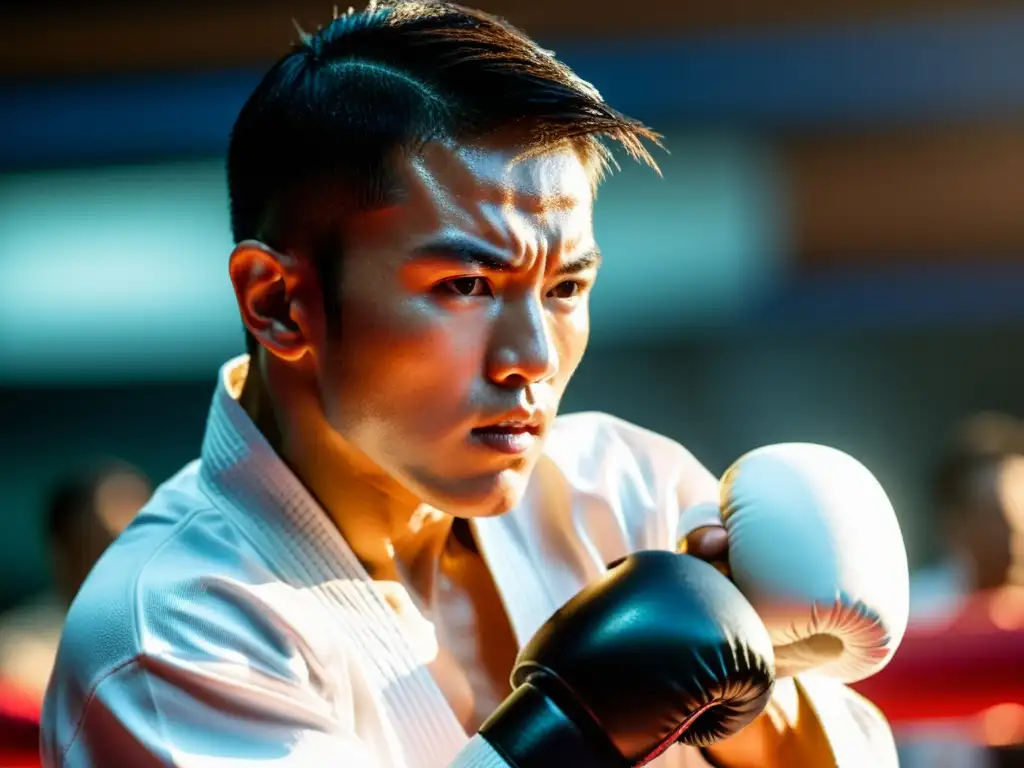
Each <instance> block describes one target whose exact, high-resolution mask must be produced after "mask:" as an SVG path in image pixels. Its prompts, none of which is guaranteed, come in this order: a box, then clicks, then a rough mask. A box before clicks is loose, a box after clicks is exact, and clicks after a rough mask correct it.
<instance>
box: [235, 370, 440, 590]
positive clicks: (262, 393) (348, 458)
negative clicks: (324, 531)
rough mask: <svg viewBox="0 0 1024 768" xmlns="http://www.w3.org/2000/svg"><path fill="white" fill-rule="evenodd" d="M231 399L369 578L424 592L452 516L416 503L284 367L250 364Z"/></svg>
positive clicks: (431, 580) (430, 582) (431, 581)
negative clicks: (316, 504) (326, 415)
mask: <svg viewBox="0 0 1024 768" xmlns="http://www.w3.org/2000/svg"><path fill="white" fill-rule="evenodd" d="M239 402H240V404H241V406H242V408H243V409H244V410H245V411H246V413H247V414H248V415H249V417H250V418H251V419H252V421H253V423H254V424H255V425H256V427H257V428H258V429H259V430H260V432H261V433H262V434H263V436H264V437H265V438H266V439H267V441H268V442H269V443H270V445H271V447H272V448H273V449H274V451H275V452H276V453H277V454H278V456H279V457H280V458H281V459H282V460H283V461H284V462H285V464H287V465H288V466H289V468H290V469H291V470H292V471H293V472H294V473H295V475H296V477H298V478H299V480H300V481H301V482H302V483H303V485H305V486H306V489H307V490H308V491H309V492H310V493H311V494H312V495H313V497H314V498H316V500H317V501H318V502H319V504H320V505H321V507H322V508H323V509H324V511H325V512H326V513H327V515H328V516H329V517H330V518H331V520H332V522H333V523H334V525H335V526H336V527H337V528H338V531H339V532H340V533H341V535H342V537H343V538H344V539H345V542H346V543H347V544H348V546H349V548H350V549H351V550H352V552H353V554H355V556H356V558H358V560H359V561H360V563H361V564H362V566H363V567H364V568H365V569H366V572H367V573H368V574H369V576H370V578H372V579H374V580H375V581H394V582H398V583H399V584H402V585H403V586H405V587H406V588H407V589H410V590H412V591H414V592H415V593H417V594H418V595H419V596H420V597H421V598H422V599H424V600H427V599H428V598H429V595H430V594H431V591H432V588H433V584H434V579H435V576H436V574H437V571H438V568H439V564H440V562H441V558H442V555H443V553H444V550H445V546H446V543H447V541H448V538H449V535H450V533H451V531H452V521H453V518H452V517H451V516H450V515H446V514H443V513H441V512H439V511H438V510H435V509H433V508H431V507H429V506H428V505H426V504H424V503H423V502H422V501H421V500H420V499H419V498H417V497H416V496H415V495H414V494H412V493H410V492H409V491H408V490H407V489H406V488H404V487H403V486H402V485H400V484H399V483H398V482H397V481H396V480H395V479H394V478H393V477H391V476H390V475H389V474H387V473H386V472H385V471H384V470H383V469H381V468H380V467H379V466H377V465H376V464H375V463H374V462H373V461H371V460H370V458H369V457H368V456H366V454H364V453H362V452H361V451H359V450H358V449H357V448H356V447H355V446H353V445H352V444H351V443H349V442H348V441H347V440H345V439H344V438H343V437H342V436H341V435H339V434H338V433H337V432H335V431H334V430H333V429H331V428H330V427H329V426H328V425H327V424H326V421H325V419H324V416H323V411H322V409H321V407H320V404H319V397H318V395H317V393H316V392H315V391H314V390H312V389H311V388H310V387H308V385H304V384H303V383H302V382H299V381H295V379H294V376H290V375H289V373H288V372H287V371H275V370H272V369H271V367H269V366H262V367H261V366H258V365H251V366H250V370H249V372H248V375H247V376H246V380H245V384H244V387H243V388H242V393H241V395H240V397H239Z"/></svg>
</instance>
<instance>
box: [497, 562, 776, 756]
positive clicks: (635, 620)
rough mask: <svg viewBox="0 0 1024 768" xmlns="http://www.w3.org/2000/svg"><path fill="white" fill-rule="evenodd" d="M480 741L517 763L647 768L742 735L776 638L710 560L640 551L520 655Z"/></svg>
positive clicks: (762, 694)
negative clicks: (680, 746)
mask: <svg viewBox="0 0 1024 768" xmlns="http://www.w3.org/2000/svg"><path fill="white" fill-rule="evenodd" d="M512 686H513V689H514V692H513V693H512V694H511V695H510V696H509V698H508V699H506V701H505V702H504V703H503V704H502V705H501V707H499V709H498V710H497V711H496V712H495V714H494V715H492V716H491V717H490V718H489V719H488V720H487V722H486V723H484V725H483V727H482V728H481V729H480V734H481V736H483V737H484V738H485V739H486V740H487V741H488V742H489V743H490V744H491V745H492V746H493V747H494V748H495V749H496V750H497V751H498V752H499V753H500V754H501V755H502V756H503V757H504V759H505V760H506V761H507V762H508V763H509V764H510V765H512V766H515V767H516V768H566V767H567V766H571V765H587V766H594V767H595V768H624V767H625V766H629V765H643V764H644V763H646V762H648V761H650V760H652V759H654V758H655V757H657V756H658V755H659V754H661V753H662V752H663V751H664V750H665V749H667V748H668V747H670V746H671V745H673V744H675V743H676V742H680V743H684V744H688V745H692V746H706V745H709V744H712V743H714V742H715V741H718V740H721V739H724V738H727V737H729V736H731V735H733V734H734V733H737V732H739V731H740V730H741V729H742V728H743V727H744V726H746V725H747V724H748V723H750V722H751V721H752V720H753V719H754V718H755V717H757V716H758V715H759V714H760V713H761V712H762V711H763V710H764V708H765V706H766V705H767V702H768V699H769V697H770V696H771V692H772V688H773V686H774V675H773V658H772V647H771V641H770V639H769V637H768V633H767V632H766V631H765V628H764V626H763V625H762V623H761V620H760V619H759V618H758V617H757V614H756V613H755V612H754V609H753V608H752V607H751V605H750V604H749V603H748V602H747V600H746V599H745V598H744V597H743V595H741V594H740V592H739V590H738V589H737V588H736V587H735V585H733V584H732V583H731V582H730V581H729V580H728V579H726V578H725V577H724V576H722V575H721V574H720V573H718V572H717V571H716V570H715V569H714V568H713V567H712V566H711V565H709V564H707V563H705V562H702V561H700V560H698V559H696V558H693V557H690V556H687V555H677V554H674V553H671V552H662V551H652V552H641V553H636V554H634V555H630V556H629V557H626V558H624V559H623V560H620V561H618V562H617V563H614V564H612V565H611V566H610V567H609V571H608V573H607V574H606V575H605V576H604V577H602V578H601V579H600V580H598V581H597V582H596V583H594V584H591V585H590V586H588V587H586V588H585V589H584V590H583V591H582V592H580V594H578V595H577V596H576V597H575V598H573V599H572V600H570V601H569V602H568V603H567V604H566V605H565V606H564V607H562V608H561V609H560V610H559V611H558V612H556V613H555V614H554V615H553V616H552V617H551V618H550V619H549V620H548V621H547V623H545V624H544V626H543V627H541V628H540V630H539V631H538V632H537V634H536V635H534V637H533V639H532V640H531V641H530V642H529V643H528V644H527V645H526V647H525V648H523V650H522V652H521V653H520V655H519V658H518V659H517V661H516V666H515V669H514V671H513V673H512Z"/></svg>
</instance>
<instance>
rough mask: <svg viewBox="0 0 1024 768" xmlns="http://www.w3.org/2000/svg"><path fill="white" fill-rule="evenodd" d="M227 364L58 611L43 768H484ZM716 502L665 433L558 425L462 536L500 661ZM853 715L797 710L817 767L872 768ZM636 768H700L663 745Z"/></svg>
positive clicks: (875, 757)
mask: <svg viewBox="0 0 1024 768" xmlns="http://www.w3.org/2000/svg"><path fill="white" fill-rule="evenodd" d="M246 364H247V360H246V358H244V357H243V358H239V359H236V360H234V361H231V362H230V363H228V364H227V365H226V366H225V367H224V369H223V370H222V372H221V377H220V382H219V384H218V387H217V390H216V393H215V395H214V399H213V404H212V407H211V410H210V415H209V421H208V424H207V429H206V435H205V439H204V441H203V446H202V453H201V458H200V459H199V460H197V461H195V462H193V463H191V464H189V465H188V466H186V467H185V468H184V469H183V470H182V471H181V472H179V473H178V474H177V475H176V476H175V477H173V478H171V479H170V480H168V481H167V482H166V483H164V484H163V485H162V486H161V487H160V488H159V489H158V490H157V492H156V493H155V495H154V497H153V499H152V500H151V501H150V502H149V504H147V506H146V507H145V508H144V509H143V511H142V512H141V513H140V514H139V516H138V517H137V518H136V520H135V521H134V522H133V523H132V524H131V526H129V528H128V529H127V530H126V531H125V532H124V533H123V534H122V536H121V537H120V538H119V539H118V540H117V542H115V544H114V545H113V546H112V547H111V548H110V549H109V550H108V551H107V552H106V554H105V555H104V556H103V558H102V559H101V560H100V562H99V563H98V564H97V566H96V568H95V569H94V570H93V572H92V573H91V575H90V576H89V578H88V580H87V581H86V583H85V585H84V586H83V588H82V590H81V592H80V593H79V595H78V598H77V599H76V600H75V602H74V604H73V606H72V608H71V610H70V613H69V615H68V618H67V623H66V626H65V630H64V634H63V638H62V641H61V647H60V650H59V653H58V659H57V666H56V671H55V673H54V677H53V679H52V680H51V683H50V686H49V689H48V692H47V696H46V702H45V706H44V714H43V737H42V750H43V762H44V765H46V766H48V767H50V768H57V767H58V766H66V767H67V768H92V767H94V766H95V767H97V768H98V767H100V766H102V767H103V768H108V767H109V766H122V765H123V766H131V767H132V768H149V766H158V765H159V766H175V767H176V768H206V767H207V766H210V767H212V766H217V768H243V767H246V766H260V767H261V768H269V767H270V766H317V767H318V768H322V767H323V766H338V767H339V768H341V766H344V767H345V768H442V767H443V766H449V765H457V766H481V767H483V766H486V767H488V768H490V767H492V766H493V767H494V768H502V767H503V766H505V763H504V762H503V761H502V760H501V758H500V757H499V756H498V755H497V753H496V752H495V751H494V750H493V749H492V748H491V747H490V746H489V745H488V744H487V743H486V742H485V741H484V740H483V739H482V738H481V737H479V736H473V737H470V736H468V735H467V734H466V733H465V732H464V730H463V728H462V727H461V725H460V724H459V722H458V720H457V719H456V717H455V715H454V713H453V712H452V710H451V709H450V707H449V706H448V703H447V701H446V699H445V698H444V696H443V695H442V693H441V692H440V690H439V688H438V687H437V685H436V684H435V683H434V680H433V678H432V677H431V675H430V673H429V672H428V671H427V668H426V666H425V662H426V661H427V660H428V659H429V658H430V657H431V656H432V654H433V652H434V650H435V649H436V646H434V647H432V642H433V631H432V626H431V625H430V624H429V623H428V622H427V621H426V620H425V619H423V617H422V616H420V615H418V614H417V613H416V610H415V608H414V607H413V606H412V603H411V601H410V600H405V601H403V600H402V599H401V597H400V596H399V597H398V598H397V599H396V596H395V595H394V594H392V593H391V592H392V590H388V589H384V588H382V586H381V585H378V584H375V583H373V582H372V581H371V580H370V579H369V577H368V576H367V574H366V572H365V571H364V569H363V568H362V567H361V565H360V564H359V562H358V561H357V560H356V558H355V557H354V555H353V554H352V551H351V550H350V549H349V547H348V546H347V545H346V543H345V541H344V540H343V539H342V537H341V536H340V534H339V533H338V531H337V529H336V528H335V527H334V525H333V524H332V522H331V521H330V519H329V518H328V516H327V515H326V513H325V512H324V511H323V510H322V509H321V508H320V507H319V506H318V505H317V503H316V502H315V501H314V500H313V498H312V497H311V496H310V494H309V493H308V492H307V491H306V489H305V488H304V487H303V486H302V485H301V484H300V483H299V481H298V480H297V479H296V477H295V476H294V475H293V474H292V473H291V472H290V471H289V470H288V468H287V467H286V466H285V464H284V463H283V462H282V461H281V460H280V459H279V458H278V457H277V456H276V455H275V453H274V452H273V451H272V450H271V448H270V446H269V445H268V444H267V442H266V441H265V440H264V439H263V437H262V435H261V434H260V433H259V432H258V431H257V429H256V427H255V426H254V425H253V424H252V422H251V421H250V420H249V418H248V416H247V415H246V414H245V412H244V411H243V409H242V408H241V407H240V405H239V404H238V402H237V401H236V399H235V397H236V396H237V392H233V391H232V390H231V382H232V381H236V380H238V379H239V378H240V376H241V372H240V370H239V367H240V366H244V365H246ZM717 486H718V483H717V480H716V479H715V478H714V477H713V476H712V475H711V474H710V473H709V472H708V471H707V470H706V469H705V468H704V467H703V466H702V465H701V464H700V463H699V462H698V461H697V460H696V459H694V458H693V456H692V455H691V454H690V453H689V452H687V451H686V450H685V449H684V448H683V447H682V446H680V445H679V444H677V443H675V442H673V441H671V440H669V439H667V438H665V437H662V436H659V435H656V434H654V433H652V432H649V431H647V430H644V429H641V428H639V427H636V426H633V425H630V424H627V423H625V422H623V421H621V420H619V419H616V418H613V417H611V416H607V415H604V414H598V413H586V414H576V415H569V416H563V417H560V418H559V419H558V420H557V421H556V423H555V427H554V429H553V431H552V434H551V435H550V439H549V442H548V444H547V447H546V455H545V457H544V458H543V459H542V460H541V466H539V467H538V471H537V472H535V474H534V477H533V479H532V480H531V483H530V485H529V488H528V491H527V494H526V497H525V498H524V500H523V502H522V503H521V504H520V505H519V506H518V507H517V508H516V509H515V510H513V511H512V512H509V513H508V514H506V515H503V516H500V517H495V518H487V519H481V520H475V521H474V523H473V526H474V530H475V533H476V536H477V538H478V541H479V545H480V548H481V551H482V554H483V556H484V558H485V560H486V563H487V565H488V567H489V568H490V571H491V573H492V574H493V577H494V581H495V583H496V585H497V589H498V592H499V594H500V595H501V598H502V601H503V603H504V607H505V609H506V611H507V613H508V616H509V619H510V621H511V624H512V627H513V630H514V633H515V636H516V639H517V640H518V642H519V643H520V645H521V644H522V643H524V642H525V641H526V640H528V639H529V638H530V637H531V636H532V635H533V633H534V632H535V631H536V630H537V629H538V628H539V627H540V625H541V624H542V623H543V622H544V621H545V620H546V619H547V618H548V617H549V616H550V615H551V614H552V613H553V612H554V611H555V610H556V609H557V608H558V607H559V606H561V605H562V604H563V603H565V602H566V601H567V600H569V599H570V598H571V597H572V596H573V595H575V594H576V593H577V592H578V591H579V590H580V589H581V588H582V587H583V586H584V585H586V584H587V583H588V582H590V581H591V580H592V579H594V578H595V577H597V576H599V575H600V574H601V573H603V572H604V569H605V564H606V563H609V562H611V561H613V560H615V559H616V558H618V557H620V556H622V555H624V554H627V553H629V552H631V551H635V550H641V549H653V548H660V549H671V548H673V547H674V546H675V544H676V542H677V540H678V537H679V533H680V531H679V530H678V529H677V528H678V526H677V524H678V520H679V516H680V511H681V510H683V509H685V508H686V507H688V506H689V505H691V504H693V503H696V502H699V501H705V500H709V499H715V498H717ZM816 685H821V686H825V687H828V686H829V685H831V684H830V683H828V682H827V681H820V682H819V683H816ZM836 687H837V688H838V689H839V690H841V691H843V692H845V691H846V689H845V688H842V687H841V686H836ZM818 698H821V699H822V700H828V701H831V702H832V707H833V710H834V713H833V715H831V716H829V715H828V714H827V710H828V709H829V705H828V701H826V705H825V706H824V707H823V708H820V707H819V706H818V701H817V699H818ZM859 702H862V700H861V699H859V698H857V697H855V696H854V695H853V694H850V693H846V694H840V695H839V696H838V697H836V696H831V695H826V696H824V697H816V699H815V711H816V712H817V713H818V714H822V715H823V718H824V719H823V720H822V722H823V723H824V724H825V725H826V730H827V731H828V730H829V728H828V722H829V717H831V718H832V721H833V722H836V723H839V726H838V729H837V730H838V731H839V732H840V737H841V738H840V740H841V739H843V738H845V739H851V738H852V739H853V740H854V742H855V744H854V745H853V746H852V747H850V746H847V747H845V749H846V750H847V752H849V754H850V755H852V757H850V758H847V759H845V760H843V759H840V760H836V761H833V760H831V759H829V760H828V761H827V763H823V765H824V764H827V765H842V766H843V767H844V768H845V766H847V765H849V766H850V767H851V768H865V767H866V766H868V765H871V766H874V767H876V768H877V767H879V766H886V765H889V764H890V763H889V762H887V761H888V759H889V750H890V749H891V737H890V736H889V731H888V728H887V726H886V724H885V722H884V720H882V719H881V717H880V715H878V714H877V711H875V710H874V709H873V708H871V707H870V705H865V704H861V703H859ZM851 703H852V705H851ZM823 713H824V714H823ZM855 733H856V734H857V735H854V734H855ZM865 734H874V735H873V736H870V735H865ZM879 736H880V738H878V737H879ZM838 744H839V741H834V742H833V746H834V747H836V746H837V745H838ZM868 745H870V746H868ZM851 750H852V751H851ZM865 750H869V751H865ZM870 750H874V751H870ZM834 751H836V750H834ZM891 764H892V765H895V763H894V762H893V763H891ZM654 765H656V766H657V767H658V768H693V767H694V766H706V765H707V763H706V762H705V761H704V759H703V758H702V757H701V755H700V754H699V753H698V752H697V751H696V750H693V749H688V748H683V747H673V748H672V749H670V750H668V752H666V753H665V755H663V756H662V757H661V758H659V759H658V762H657V763H655V764H654Z"/></svg>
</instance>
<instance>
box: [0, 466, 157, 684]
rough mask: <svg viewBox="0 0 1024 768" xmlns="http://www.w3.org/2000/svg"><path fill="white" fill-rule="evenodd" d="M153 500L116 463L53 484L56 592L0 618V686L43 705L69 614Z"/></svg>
mask: <svg viewBox="0 0 1024 768" xmlns="http://www.w3.org/2000/svg"><path fill="white" fill-rule="evenodd" d="M151 492H152V488H151V485H150V482H149V479H148V478H147V477H145V475H143V474H142V473H141V472H139V470H137V469H135V468H134V467H132V466H130V465H129V464H126V463H124V462H120V461H115V462H105V463H102V464H100V465H99V466H97V467H90V468H88V469H86V470H85V471H83V472H80V473H76V474H74V475H72V476H69V477H67V478H65V479H63V480H62V481H60V482H59V483H58V484H57V486H56V488H55V489H54V491H53V493H52V495H51V497H50V500H49V503H48V507H47V509H46V514H45V518H44V525H45V536H46V543H47V547H48V549H49V555H50V566H51V571H52V573H53V579H54V591H53V592H52V593H46V594H43V595H40V596H37V597H36V598H35V599H32V600H30V601H28V602H26V603H25V604H23V605H20V606H18V607H16V608H14V609H12V610H10V611H7V612H6V613H4V614H3V615H2V616H0V681H2V685H3V686H5V687H6V688H7V689H16V690H19V691H21V692H22V693H23V694H24V695H25V696H27V697H29V698H30V699H35V700H39V701H41V700H42V696H43V693H44V691H45V688H46V683H47V681H48V680H49V677H50V672H51V670H52V668H53V662H54V658H55V656H56V652H57V645H58V642H59V640H60V632H61V628H62V626H63V623H64V615H65V613H66V611H67V608H68V606H69V605H70V603H71V601H72V600H73V599H74V596H75V594H77V592H78V589H79V587H80V586H81V585H82V582H83V581H84V580H85V577H86V576H87V575H88V574H89V571H90V570H91V569H92V567H93V565H94V564H95V563H96V561H97V560H98V559H99V557H100V555H102V554H103V552H104V550H106V548H107V547H108V546H109V545H110V544H111V542H113V541H114V539H115V538H117V536H118V534H120V532H121V531H122V530H123V529H124V527H125V526H126V525H127V524H128V523H129V522H130V521H131V519H132V518H133V517H134V516H135V514H136V513H137V512H138V511H139V509H140V508H141V507H142V505H143V504H145V503H146V501H147V500H148V499H149V496H150V494H151Z"/></svg>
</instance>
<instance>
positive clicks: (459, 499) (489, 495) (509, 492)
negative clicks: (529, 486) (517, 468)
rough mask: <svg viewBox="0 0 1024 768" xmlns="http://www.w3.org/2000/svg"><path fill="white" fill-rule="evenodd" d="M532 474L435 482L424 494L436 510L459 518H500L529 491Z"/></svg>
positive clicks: (506, 473)
mask: <svg viewBox="0 0 1024 768" xmlns="http://www.w3.org/2000/svg"><path fill="white" fill-rule="evenodd" d="M527 480H528V476H523V475H521V474H520V473H518V472H512V471H507V472H501V473H497V474H495V475H488V476H485V477H476V478H472V479H469V480H466V479H463V480H460V481H457V482H451V483H443V484H436V485H435V484H432V485H433V487H425V488H423V489H422V490H423V493H422V494H421V497H422V498H423V500H424V501H425V502H426V503H427V504H429V505H430V506H432V507H435V508H436V509H440V510H443V511H444V512H447V513H448V514H449V515H454V516H455V517H465V518H469V517H497V516H498V515H503V514H505V513H506V512H509V511H510V510H512V509H513V508H514V507H515V506H516V505H517V504H518V503H519V502H520V501H522V498H523V495H524V493H525V492H526V483H527Z"/></svg>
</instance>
